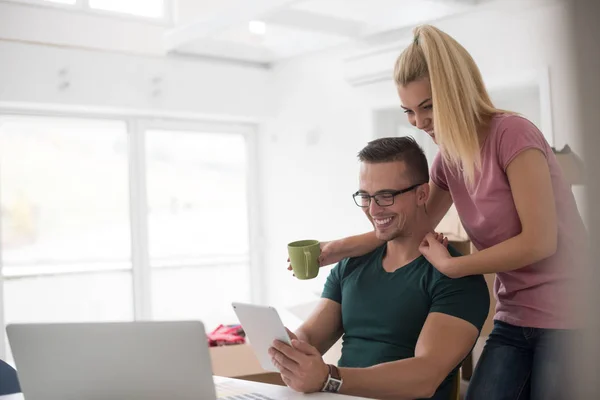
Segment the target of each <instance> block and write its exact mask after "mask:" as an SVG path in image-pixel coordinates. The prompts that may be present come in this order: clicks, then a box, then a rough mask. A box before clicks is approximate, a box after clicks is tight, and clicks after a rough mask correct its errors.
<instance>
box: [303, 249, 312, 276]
mask: <svg viewBox="0 0 600 400" xmlns="http://www.w3.org/2000/svg"><path fill="white" fill-rule="evenodd" d="M310 258H311V254H310V251H308V250H304V266H305V268H306V276H307V277H308V264H310Z"/></svg>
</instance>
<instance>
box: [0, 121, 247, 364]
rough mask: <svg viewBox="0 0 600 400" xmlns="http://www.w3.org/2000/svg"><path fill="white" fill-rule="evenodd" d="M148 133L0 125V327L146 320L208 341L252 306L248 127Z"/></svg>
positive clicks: (70, 125)
mask: <svg viewBox="0 0 600 400" xmlns="http://www.w3.org/2000/svg"><path fill="white" fill-rule="evenodd" d="M144 126H145V124H144V121H137V120H129V121H118V120H103V119H77V118H57V117H37V116H2V115H0V205H1V212H0V226H1V241H0V255H1V256H0V261H1V264H0V307H2V309H0V328H3V326H4V325H5V324H8V323H14V322H83V321H126V320H133V319H141V318H143V319H145V318H152V319H160V320H169V319H170V320H173V319H200V320H202V321H203V322H204V324H205V326H206V328H207V329H209V330H212V329H213V328H214V327H216V326H217V325H218V324H220V323H229V322H232V321H235V320H236V318H235V316H234V314H233V312H232V310H231V307H230V304H231V302H232V301H250V299H251V298H252V296H251V295H252V294H254V295H255V294H256V293H255V292H252V293H251V289H254V290H255V291H258V288H256V285H255V286H254V288H253V287H252V285H251V281H250V277H251V273H250V272H251V269H250V266H251V265H250V264H251V263H250V259H251V257H250V245H249V242H250V234H249V217H250V214H249V211H248V210H249V209H250V207H249V205H250V200H249V198H248V190H247V187H248V182H249V181H250V177H251V171H252V168H249V150H248V149H249V148H250V147H249V146H248V143H247V140H248V137H250V135H251V134H252V129H251V128H247V127H242V128H240V127H238V126H235V127H233V126H229V125H226V124H216V125H213V126H204V125H203V126H199V125H198V124H186V126H187V128H186V129H173V126H174V125H168V126H166V127H155V128H144ZM250 167H251V166H250ZM254 282H255V283H256V281H254ZM216 298H218V299H219V301H218V302H215V301H214V299H216ZM4 336H5V335H4V329H0V358H2V357H3V356H5V358H6V359H7V360H8V361H9V362H10V361H11V355H10V352H6V351H5V350H6V349H8V347H7V343H6V342H5V339H6V338H5V337H4Z"/></svg>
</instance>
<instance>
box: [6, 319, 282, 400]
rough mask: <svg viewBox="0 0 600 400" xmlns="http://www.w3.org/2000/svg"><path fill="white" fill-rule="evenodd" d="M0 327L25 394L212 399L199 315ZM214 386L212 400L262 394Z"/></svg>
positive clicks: (45, 398) (51, 399)
mask: <svg viewBox="0 0 600 400" xmlns="http://www.w3.org/2000/svg"><path fill="white" fill-rule="evenodd" d="M6 331H7V333H8V339H9V343H10V346H11V349H12V352H13V356H14V359H15V363H16V367H17V371H18V375H19V381H20V383H21V389H22V391H23V394H24V396H25V398H26V399H27V400H82V399H85V400H123V399H130V400H134V399H140V400H142V399H143V400H155V399H156V400H159V399H160V400H164V399H179V400H188V399H189V400H216V399H217V390H215V384H214V381H213V376H212V367H211V362H210V355H209V352H208V345H207V341H206V331H205V329H204V325H203V324H202V322H199V321H169V322H166V321H165V322H154V321H152V322H150V321H148V322H114V323H104V322H103V323H52V324H11V325H8V326H7V328H6ZM217 389H218V388H217ZM221 392H224V395H222V396H221V397H219V399H227V400H238V399H239V400H245V399H257V398H260V399H270V398H269V397H268V396H265V395H261V394H260V393H243V392H241V391H239V390H238V391H236V392H235V393H232V391H231V389H230V388H227V387H225V388H224V389H223V390H221Z"/></svg>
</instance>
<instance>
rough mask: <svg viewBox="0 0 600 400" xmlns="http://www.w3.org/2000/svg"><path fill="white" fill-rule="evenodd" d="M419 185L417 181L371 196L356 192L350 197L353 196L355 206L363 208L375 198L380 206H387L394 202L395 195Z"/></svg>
mask: <svg viewBox="0 0 600 400" xmlns="http://www.w3.org/2000/svg"><path fill="white" fill-rule="evenodd" d="M421 185H423V183H417V184H416V185H412V186H410V187H407V188H406V189H402V190H395V191H390V192H381V193H377V194H374V195H373V196H371V195H368V194H366V193H362V192H356V193H354V194H353V195H352V198H354V202H355V203H356V205H357V206H359V207H363V208H367V207H369V206H370V205H371V199H375V203H377V205H378V206H380V207H389V206H391V205H393V204H394V199H395V198H396V196H398V195H400V194H402V193H406V192H410V191H411V190H414V189H416V188H418V187H419V186H421Z"/></svg>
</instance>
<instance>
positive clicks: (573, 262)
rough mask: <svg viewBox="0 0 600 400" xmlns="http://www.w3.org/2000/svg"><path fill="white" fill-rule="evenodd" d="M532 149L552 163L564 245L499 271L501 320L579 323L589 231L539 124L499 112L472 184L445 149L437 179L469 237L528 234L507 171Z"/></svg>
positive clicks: (481, 244) (490, 240)
mask: <svg viewBox="0 0 600 400" xmlns="http://www.w3.org/2000/svg"><path fill="white" fill-rule="evenodd" d="M532 148H534V149H539V150H541V151H542V153H543V154H544V155H545V156H546V159H547V160H548V166H549V168H550V175H551V178H552V187H553V190H554V199H555V202H556V212H557V220H558V245H557V250H556V253H555V254H554V255H552V256H551V257H549V258H546V259H544V260H542V261H539V262H537V263H534V264H532V265H528V266H525V267H523V268H519V269H517V270H514V271H510V272H501V273H498V274H496V280H495V283H494V295H495V297H496V300H497V304H496V314H495V316H494V319H497V320H500V321H504V322H506V323H509V324H512V325H517V326H524V327H533V328H548V329H551V328H554V329H568V328H574V327H575V326H576V325H575V321H574V319H573V318H572V316H573V314H575V313H574V312H573V309H572V308H571V306H570V301H571V299H573V297H574V295H573V294H574V292H573V290H575V289H576V286H575V285H574V284H575V279H576V278H577V274H578V270H580V269H579V267H580V264H581V263H580V260H581V258H580V257H581V256H582V251H583V249H582V243H584V242H585V241H586V232H585V227H584V225H583V221H582V220H581V217H580V215H579V212H578V210H577V205H576V203H575V199H574V197H573V194H572V192H571V188H570V186H569V184H568V183H567V181H566V179H565V177H564V176H563V173H562V170H561V167H560V165H559V164H558V162H557V160H556V157H555V155H554V153H553V152H552V149H551V148H550V146H549V145H548V142H546V140H545V138H544V136H543V135H542V133H541V132H540V131H539V130H538V129H537V128H536V126H535V125H534V124H533V123H531V122H530V121H528V120H527V119H525V118H522V117H520V116H517V115H510V114H498V115H496V116H495V117H494V118H493V119H492V122H491V125H490V130H489V135H488V136H487V138H486V139H485V141H484V143H483V146H482V149H481V163H482V169H481V171H478V172H477V173H476V176H475V184H474V185H473V188H468V187H467V185H466V184H465V182H464V180H463V178H462V177H461V174H460V173H459V172H458V171H455V170H452V168H451V167H449V166H448V165H446V163H445V162H444V160H443V157H441V154H439V153H438V154H437V156H436V157H435V160H434V161H433V166H432V171H431V179H432V180H433V182H434V183H435V184H436V185H438V186H439V187H440V188H442V189H444V190H448V191H450V194H451V196H452V199H453V201H454V204H455V206H456V209H457V211H458V214H459V215H460V219H461V222H462V224H463V227H464V228H465V230H466V232H467V234H468V235H469V238H470V239H471V241H472V243H473V244H474V246H475V247H476V248H477V249H478V250H483V249H486V248H488V247H491V246H494V245H496V244H498V243H500V242H503V241H505V240H507V239H509V238H511V237H514V236H516V235H518V234H519V233H520V232H521V222H520V219H519V216H518V214H517V210H516V207H515V204H514V201H513V198H512V192H511V189H510V185H509V182H508V177H507V175H506V169H507V167H508V165H509V164H510V163H511V161H512V160H513V159H514V158H515V157H516V156H517V155H518V154H519V153H521V152H522V151H524V150H527V149H532Z"/></svg>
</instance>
